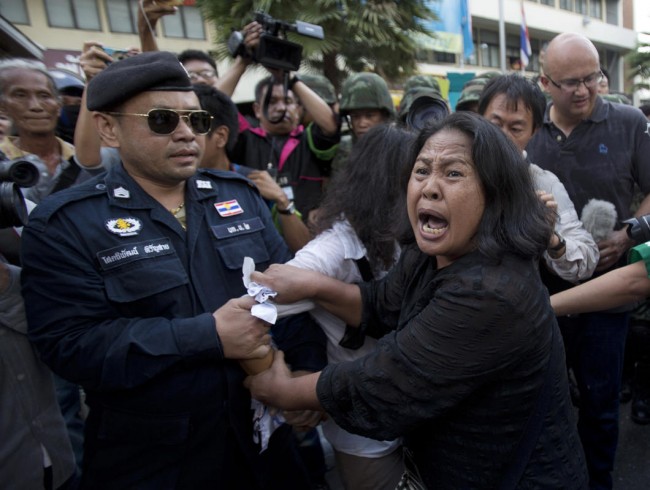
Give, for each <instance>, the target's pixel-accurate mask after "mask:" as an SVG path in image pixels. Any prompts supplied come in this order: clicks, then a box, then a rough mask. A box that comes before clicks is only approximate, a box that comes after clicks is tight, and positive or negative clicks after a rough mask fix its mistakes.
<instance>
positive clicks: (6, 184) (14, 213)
mask: <svg viewBox="0 0 650 490" xmlns="http://www.w3.org/2000/svg"><path fill="white" fill-rule="evenodd" d="M38 178H39V171H38V167H37V166H36V165H35V164H34V163H33V162H31V161H30V157H23V158H18V159H16V160H8V159H7V158H6V156H5V155H4V153H1V152H0V228H9V227H10V226H23V225H25V224H26V223H27V207H26V206H25V198H24V197H23V193H22V192H21V190H20V188H21V187H32V186H33V185H35V184H36V182H38Z"/></svg>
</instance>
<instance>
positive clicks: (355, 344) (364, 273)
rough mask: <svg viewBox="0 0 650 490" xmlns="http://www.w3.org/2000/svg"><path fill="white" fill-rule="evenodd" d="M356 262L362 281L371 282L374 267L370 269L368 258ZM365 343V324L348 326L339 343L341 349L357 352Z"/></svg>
mask: <svg viewBox="0 0 650 490" xmlns="http://www.w3.org/2000/svg"><path fill="white" fill-rule="evenodd" d="M355 262H356V264H357V267H358V268H359V273H360V274H361V279H363V280H364V281H371V280H372V279H373V278H374V276H373V274H372V267H370V262H368V259H367V258H366V257H361V258H360V259H356V260H355ZM365 341H366V326H365V325H364V324H361V325H359V326H358V327H351V326H350V325H346V327H345V334H344V335H343V338H341V340H340V341H339V345H340V346H341V347H345V348H346V349H351V350H357V349H360V348H361V346H362V345H363V343H364V342H365Z"/></svg>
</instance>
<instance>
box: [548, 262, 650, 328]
mask: <svg viewBox="0 0 650 490" xmlns="http://www.w3.org/2000/svg"><path fill="white" fill-rule="evenodd" d="M649 296H650V278H648V272H647V270H646V267H645V262H643V261H640V262H635V263H634V264H630V265H627V266H625V267H621V268H620V269H615V270H613V271H611V272H608V273H607V274H603V275H602V276H600V277H597V278H595V279H592V280H590V281H587V282H585V283H583V284H580V285H579V286H576V287H573V288H571V289H567V290H566V291H562V292H561V293H557V294H554V295H553V296H551V306H552V307H553V310H555V314H556V315H557V316H563V315H572V314H577V313H585V312H589V311H601V310H606V309H609V308H615V307H617V306H622V305H626V304H630V303H635V302H637V301H642V300H644V299H646V298H647V297H649Z"/></svg>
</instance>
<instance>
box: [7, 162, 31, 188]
mask: <svg viewBox="0 0 650 490" xmlns="http://www.w3.org/2000/svg"><path fill="white" fill-rule="evenodd" d="M8 174H9V179H10V180H12V181H13V182H15V183H16V184H18V185H19V186H20V187H32V186H33V185H35V184H36V182H38V177H39V174H38V168H36V165H34V164H33V163H32V162H28V161H27V160H16V161H14V162H13V163H12V164H11V166H10V167H9V170H8Z"/></svg>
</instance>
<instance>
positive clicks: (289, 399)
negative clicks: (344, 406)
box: [244, 351, 323, 411]
mask: <svg viewBox="0 0 650 490" xmlns="http://www.w3.org/2000/svg"><path fill="white" fill-rule="evenodd" d="M319 377H320V372H318V373H312V374H307V375H304V376H297V377H294V376H293V375H292V374H291V371H289V368H288V367H287V365H286V363H285V362H284V353H283V352H282V351H277V352H276V353H275V359H274V360H273V365H272V366H271V368H270V369H267V370H266V371H264V372H262V373H260V374H258V375H257V376H249V377H248V378H246V381H245V382H244V384H245V385H246V387H247V388H248V389H249V390H250V391H251V395H252V396H253V398H255V399H256V400H259V401H261V402H263V403H265V404H266V405H269V406H273V407H277V408H280V409H282V410H318V411H322V410H323V408H322V407H321V405H320V402H319V401H318V397H317V396H316V383H317V382H318V378H319Z"/></svg>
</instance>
